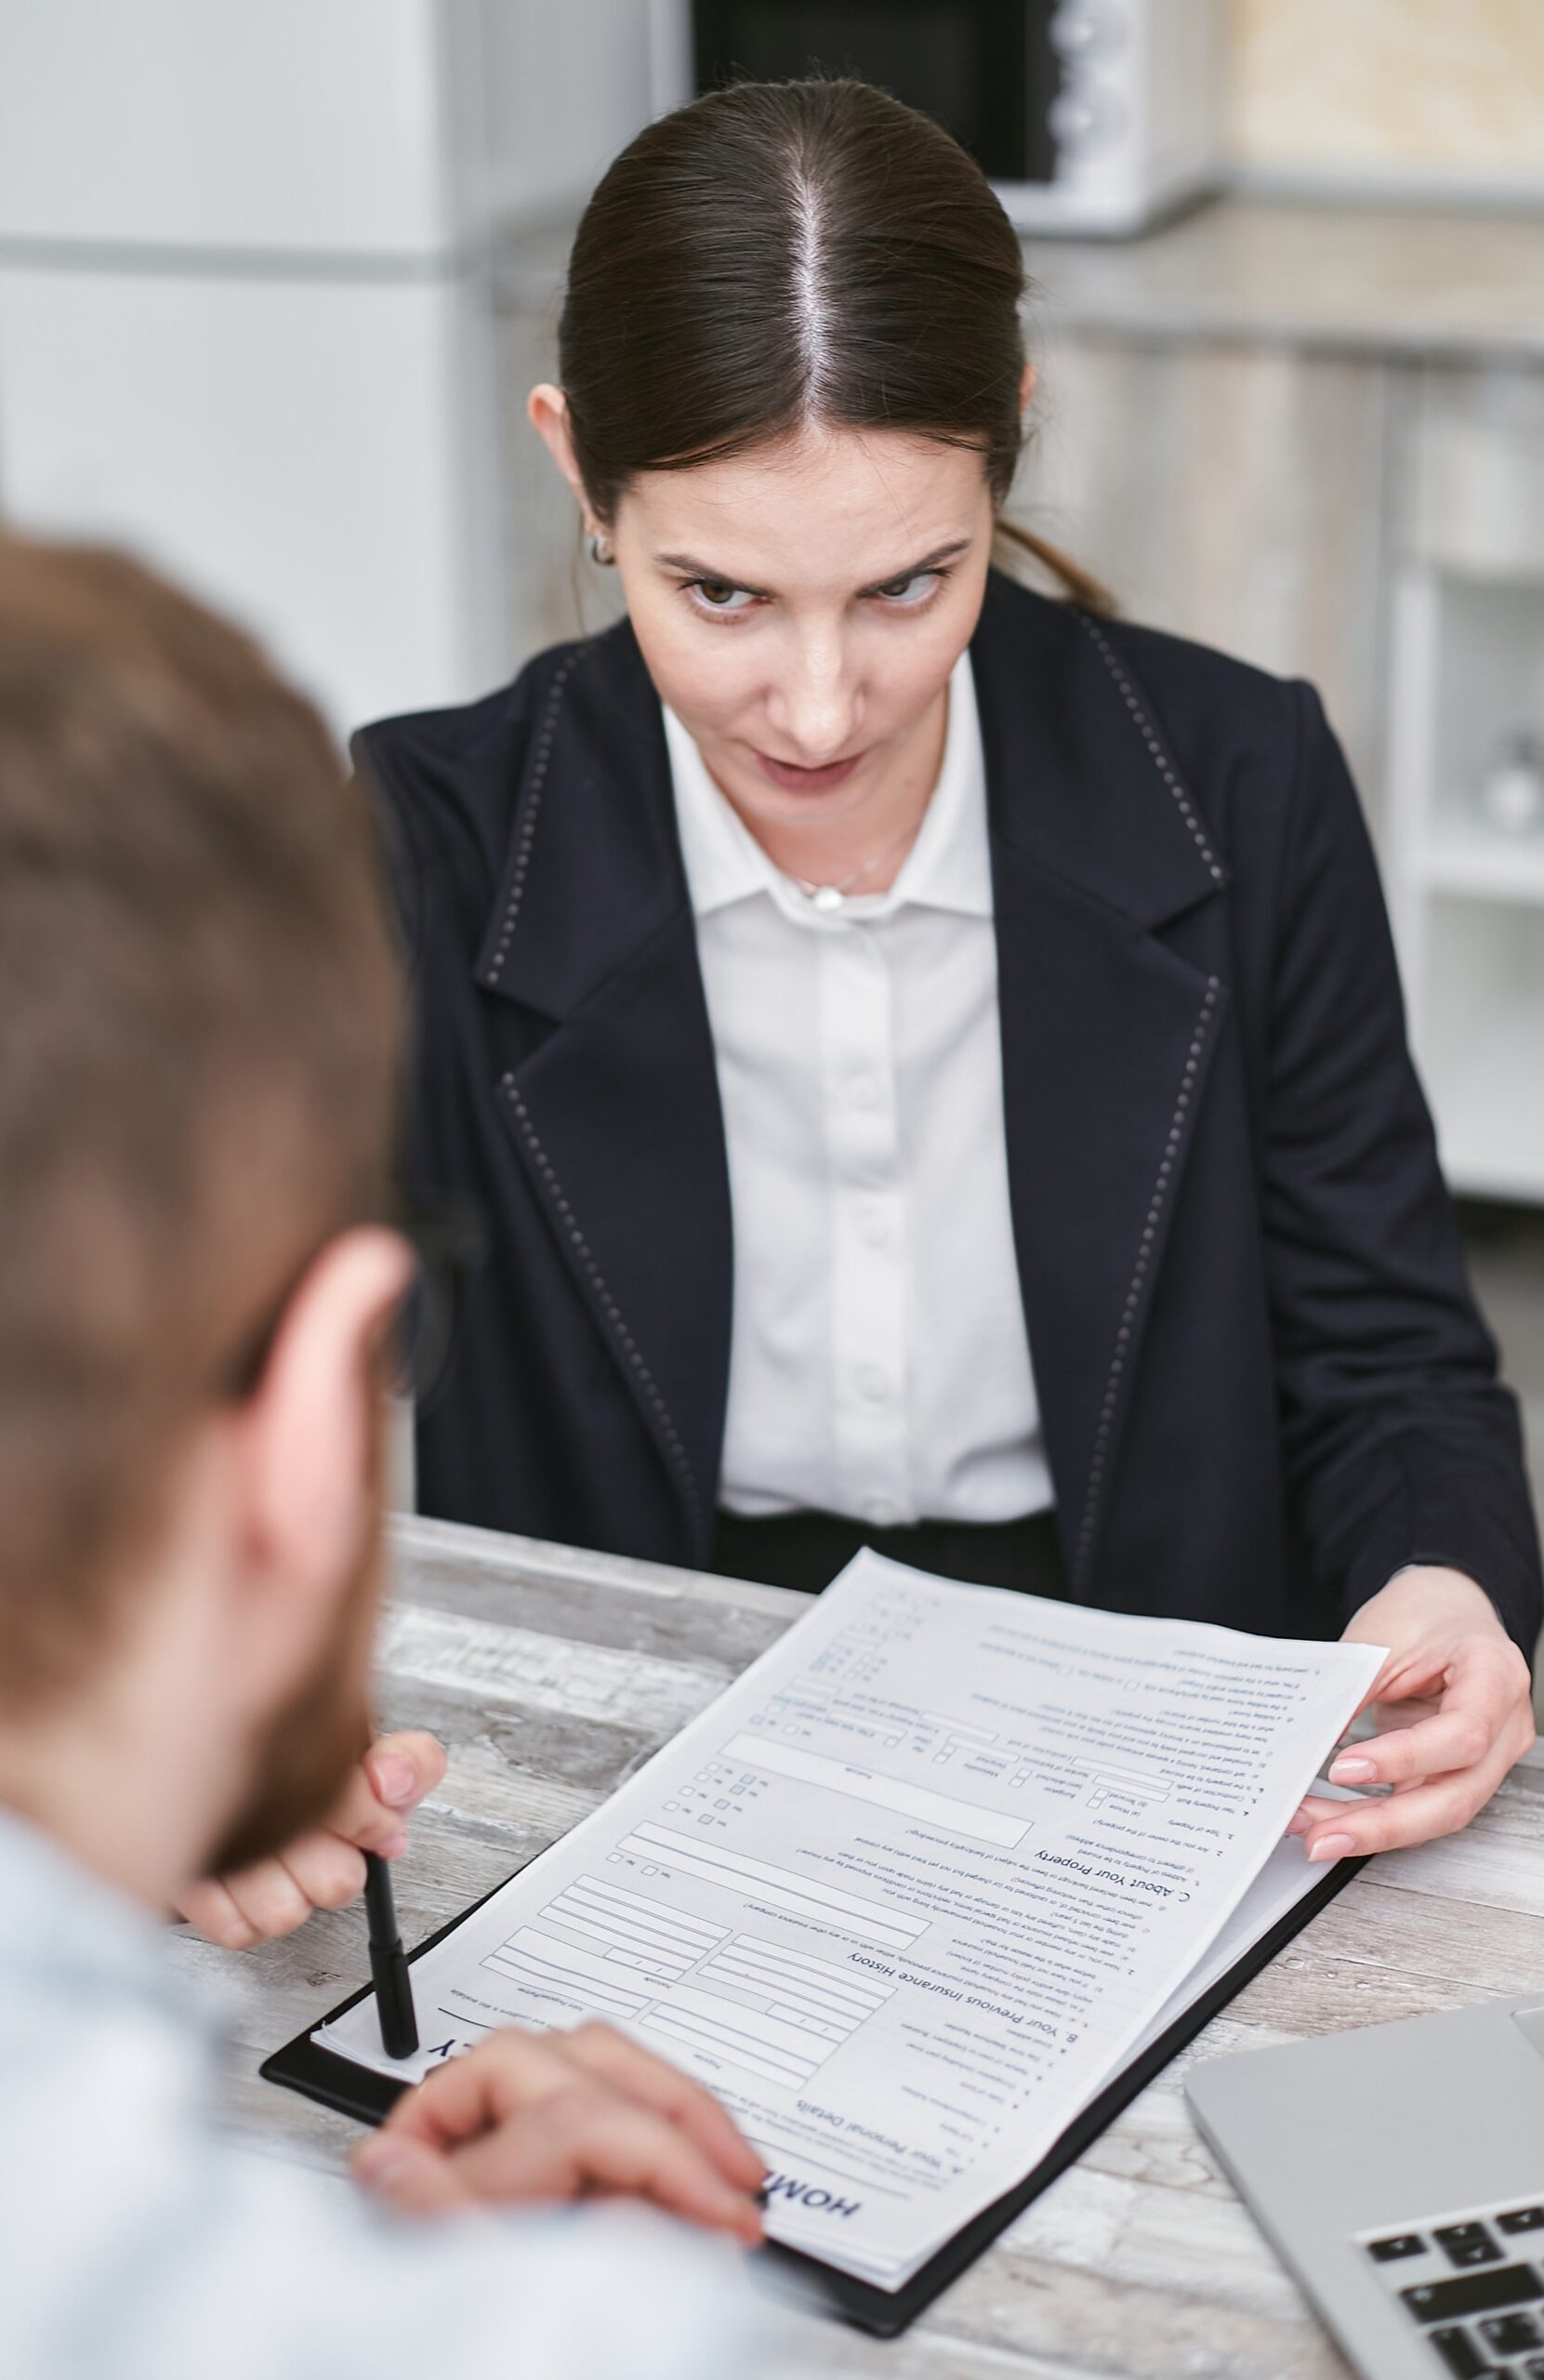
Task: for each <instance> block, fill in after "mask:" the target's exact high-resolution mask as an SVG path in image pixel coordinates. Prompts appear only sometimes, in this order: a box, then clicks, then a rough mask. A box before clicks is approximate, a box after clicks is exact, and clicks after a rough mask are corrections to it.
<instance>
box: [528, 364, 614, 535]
mask: <svg viewBox="0 0 1544 2380" xmlns="http://www.w3.org/2000/svg"><path fill="white" fill-rule="evenodd" d="M525 417H526V419H527V421H528V422H529V423H530V424H531V427H532V429H533V430H534V431H535V433H536V435H537V437H538V438H539V439H540V440H541V442H542V444H543V445H544V446H545V447H546V449H547V451H548V454H549V455H550V456H551V457H552V460H553V461H554V462H555V463H556V464H557V466H558V469H559V470H560V471H561V473H562V475H563V477H564V479H565V480H566V481H567V482H568V483H569V486H570V487H571V488H572V489H573V491H574V502H575V504H576V505H577V506H578V508H579V509H580V511H581V512H582V513H583V514H584V516H585V526H586V528H587V529H591V530H592V529H594V528H595V527H596V525H597V524H596V523H595V522H593V521H592V520H591V519H590V517H589V498H588V496H587V495H586V494H585V483H584V481H583V480H582V479H581V478H580V476H579V466H578V464H577V463H576V462H575V461H574V441H573V439H572V438H571V436H570V435H569V428H568V399H567V398H566V397H565V396H564V394H563V392H562V390H561V389H560V388H558V387H556V386H555V385H554V383H553V382H552V381H550V380H540V381H538V382H537V384H536V386H535V387H534V389H533V390H532V391H531V393H530V395H529V396H528V397H527V398H526V400H525Z"/></svg>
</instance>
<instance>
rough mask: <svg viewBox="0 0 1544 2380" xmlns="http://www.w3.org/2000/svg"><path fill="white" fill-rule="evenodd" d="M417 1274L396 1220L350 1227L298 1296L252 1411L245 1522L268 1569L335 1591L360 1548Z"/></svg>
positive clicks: (246, 1426) (258, 1563)
mask: <svg viewBox="0 0 1544 2380" xmlns="http://www.w3.org/2000/svg"><path fill="white" fill-rule="evenodd" d="M412 1277H413V1252H412V1250H411V1249H410V1248H409V1247H408V1244H407V1242H406V1241H405V1240H404V1239H402V1238H401V1237H400V1236H399V1235H398V1234H397V1233H396V1232H392V1231H387V1230H384V1229H380V1228H377V1227H376V1226H370V1227H367V1228H361V1229H359V1230H355V1231H350V1232H345V1233H343V1234H342V1235H341V1236H339V1237H338V1238H337V1239H335V1240H333V1241H331V1242H330V1243H329V1245H328V1246H327V1247H326V1248H325V1249H324V1250H323V1252H322V1254H321V1255H320V1256H319V1257H318V1258H317V1259H316V1262H315V1263H313V1264H312V1265H311V1267H310V1271H309V1272H308V1273H307V1274H306V1276H305V1277H304V1279H303V1280H302V1281H301V1283H300V1286H299V1288H298V1289H297V1290H296V1292H295V1295H294V1297H293V1298H292V1299H291V1301H290V1304H289V1307H288V1310H287V1312H286V1313H285V1316H284V1321H283V1323H282V1325H281V1326H280V1329H279V1333H278V1336H277V1338H276V1339H275V1341H274V1343H273V1348H272V1351H271V1355H270V1356H269V1359H268V1362H267V1364H266V1366H265V1367H264V1370H263V1376H262V1379H261V1381H260V1382H258V1385H257V1389H256V1390H255V1392H254V1393H253V1395H252V1398H251V1400H250V1403H249V1405H248V1407H247V1408H246V1410H245V1412H244V1415H243V1417H242V1421H241V1424H240V1427H241V1433H242V1436H243V1439H244V1448H243V1466H242V1467H243V1471H244V1480H245V1488H244V1497H243V1514H244V1528H245V1531H246V1533H247V1538H248V1545H247V1552H248V1554H249V1557H250V1558H251V1560H252V1563H253V1566H254V1567H255V1568H256V1569H257V1570H258V1571H259V1572H260V1573H261V1574H263V1575H265V1576H269V1577H273V1576H279V1577H283V1578H285V1579H288V1580H292V1581H293V1582H294V1583H295V1584H296V1585H297V1586H299V1587H301V1588H302V1590H303V1591H305V1592H308V1593H309V1592H311V1591H315V1592H318V1593H322V1594H323V1595H325V1594H326V1593H328V1592H329V1590H330V1589H331V1588H332V1587H333V1586H334V1585H335V1584H336V1585H337V1587H338V1588H339V1589H340V1590H341V1588H342V1587H343V1586H344V1585H346V1584H347V1581H348V1578H349V1574H350V1566H351V1565H352V1564H353V1563H354V1562H355V1560H356V1559H357V1557H358V1553H359V1541H360V1514H361V1505H362V1500H363V1497H364V1495H365V1493H366V1491H367V1489H368V1488H369V1485H370V1480H369V1474H370V1469H371V1462H372V1453H373V1448H374V1447H375V1444H376V1427H377V1419H376V1414H375V1412H374V1410H373V1407H374V1404H375V1400H376V1398H377V1397H378V1396H379V1395H381V1394H382V1383H381V1374H380V1366H379V1363H378V1361H377V1356H378V1353H379V1350H380V1346H381V1343H382V1340H383V1337H384V1335H385V1333H386V1332H387V1330H388V1329H389V1326H390V1322H391V1319H392V1316H393V1315H394V1314H395V1312H396V1310H397V1308H398V1306H399V1305H400V1304H401V1302H402V1298H403V1296H404V1295H405V1293H406V1290H407V1288H408V1284H409V1283H410V1281H411V1280H412Z"/></svg>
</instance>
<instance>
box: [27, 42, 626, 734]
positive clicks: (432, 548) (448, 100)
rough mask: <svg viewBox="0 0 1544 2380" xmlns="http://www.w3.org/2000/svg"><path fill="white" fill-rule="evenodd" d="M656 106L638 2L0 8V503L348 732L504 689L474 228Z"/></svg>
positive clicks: (492, 449) (499, 445)
mask: <svg viewBox="0 0 1544 2380" xmlns="http://www.w3.org/2000/svg"><path fill="white" fill-rule="evenodd" d="M592 59H593V60H594V61H596V71H594V72H591V71H590V61H591V60H592ZM646 109H647V27H646V21H645V16H644V12H643V11H642V10H641V9H640V8H639V7H636V6H635V5H634V0H586V6H585V7H584V9H583V10H580V11H564V10H561V9H559V10H558V11H556V12H553V11H552V10H550V9H538V8H537V7H535V5H534V0H529V4H528V0H263V5H262V6H261V7H251V6H248V5H246V0H134V5H133V6H127V5H125V0H0V507H3V508H4V509H5V511H6V513H7V515H8V516H9V517H11V518H13V519H15V520H16V521H17V522H20V524H21V525H23V526H31V527H33V528H36V529H38V530H39V531H41V532H44V533H52V534H61V535H67V536H86V537H96V536H105V537H110V538H113V539H116V540H120V541H125V542H127V543H129V544H130V545H132V546H134V547H135V548H136V549H139V551H140V552H142V553H143V554H144V555H145V556H146V557H147V558H148V559H150V560H152V561H153V562H159V563H161V564H162V565H163V566H164V567H166V568H168V569H170V570H172V571H173V572H175V573H176V574H177V575H178V576H180V577H182V578H184V579H186V580H187V581H189V582H190V583H191V585H193V586H194V587H195V588H198V589H200V590H202V591H203V592H204V594H205V596H206V597H208V598H209V599H211V600H213V601H216V602H219V603H221V604H222V605H223V606H224V607H225V608H227V609H228V610H230V611H231V612H232V613H234V614H235V615H237V616H238V617H240V618H241V619H243V620H244V621H245V622H246V623H247V624H248V625H249V626H251V627H252V628H255V629H257V631H258V632H259V633H260V634H262V635H263V636H264V637H265V638H266V639H267V640H268V641H270V642H271V644H272V646H273V647H274V649H275V651H276V652H277V654H278V655H280V656H281V658H282V659H283V660H284V662H285V663H286V664H287V665H288V666H289V667H290V668H292V669H293V670H294V671H295V672H296V673H297V675H298V676H299V677H300V678H301V679H303V680H304V681H305V682H306V683H307V684H308V685H309V686H310V688H311V689H312V691H313V692H314V693H315V694H317V695H318V697H319V698H320V699H321V701H322V703H323V707H324V708H325V710H326V711H327V713H328V715H329V716H330V718H331V719H332V721H333V722H334V724H335V726H336V727H337V729H338V730H339V731H344V730H347V729H348V728H350V727H351V726H353V725H355V724H357V723H358V722H359V721H362V720H363V719H366V718H370V717H373V716H376V715H377V714H379V713H381V712H383V711H390V710H403V709H414V708H418V707H426V706H429V705H433V704H437V703H443V702H453V701H459V700H464V699H466V698H467V697H468V696H471V695H474V694H481V693H482V692H484V691H485V690H486V689H487V688H488V687H490V686H492V685H494V684H496V683H497V682H498V681H499V680H500V679H501V678H502V677H504V676H505V675H506V674H507V673H508V669H509V668H510V667H511V665H512V662H513V661H514V659H515V658H516V655H515V654H514V652H513V651H512V648H511V633H510V622H509V610H510V607H509V601H508V553H507V549H506V544H505V537H504V527H503V510H504V489H505V486H506V483H507V474H506V470H505V458H506V454H507V451H508V449H507V441H508V440H509V439H512V438H513V437H515V436H518V435H519V434H520V433H519V432H518V430H516V429H515V426H514V425H513V424H510V425H508V429H506V428H505V426H503V425H501V424H500V421H499V417H498V415H499V406H500V403H501V402H502V398H503V394H504V392H503V391H502V390H500V388H499V385H498V372H497V354H496V350H497V338H496V333H495V309H494V300H493V271H492V266H491V263H490V255H491V248H492V233H493V231H494V227H495V219H496V218H500V217H502V216H503V215H505V214H507V213H508V212H509V211H510V210H511V209H517V208H524V209H527V210H535V211H538V212H539V211H540V210H541V209H542V208H543V207H544V206H548V205H561V204H565V203H568V204H571V203H572V202H573V201H574V200H575V199H576V198H578V197H579V196H580V195H581V194H582V192H583V191H584V189H585V188H586V187H587V184H588V183H589V182H590V181H591V180H592V179H594V176H595V174H596V173H597V172H598V171H599V170H600V166H601V165H603V164H604V162H605V159H606V157H607V156H608V155H609V154H610V153H611V152H612V151H613V150H614V149H615V148H616V147H618V146H619V145H620V144H621V143H622V141H624V140H625V139H627V137H628V136H629V135H630V134H631V133H632V132H633V131H634V130H635V129H636V127H637V126H638V124H639V123H640V122H641V121H642V118H643V115H644V114H645V112H646ZM518 393H520V394H523V391H521V392H518Z"/></svg>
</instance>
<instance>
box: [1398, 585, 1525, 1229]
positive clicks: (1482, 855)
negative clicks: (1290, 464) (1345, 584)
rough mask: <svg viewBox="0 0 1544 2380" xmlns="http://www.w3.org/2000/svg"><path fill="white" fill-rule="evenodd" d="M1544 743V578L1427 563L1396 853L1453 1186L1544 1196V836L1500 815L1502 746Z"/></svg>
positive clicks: (1404, 933) (1405, 606)
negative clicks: (1533, 740) (1498, 820)
mask: <svg viewBox="0 0 1544 2380" xmlns="http://www.w3.org/2000/svg"><path fill="white" fill-rule="evenodd" d="M1524 729H1526V730H1529V731H1531V732H1532V733H1533V734H1535V735H1536V736H1538V735H1544V575H1540V576H1538V577H1528V576H1524V575H1479V574H1475V573H1469V572H1464V571H1459V570H1454V569H1451V568H1445V567H1442V566H1440V565H1436V564H1432V563H1426V564H1421V565H1419V566H1415V567H1412V568H1410V569H1409V570H1407V571H1406V572H1405V573H1404V574H1402V576H1401V579H1400V582H1399V584H1398V587H1397V588H1396V591H1395V601H1394V612H1393V642H1392V702H1391V716H1390V731H1391V732H1390V753H1389V760H1390V766H1389V775H1388V800H1387V809H1386V813H1385V836H1384V861H1385V877H1386V881H1387V883H1388V888H1389V894H1390V904H1391V907H1392V913H1393V920H1394V931H1395V933H1396V936H1397V938H1398V942H1399V946H1400V959H1401V964H1402V967H1403V971H1404V976H1405V992H1406V997H1407V998H1408V1002H1409V1009H1410V1031H1411V1038H1412V1042H1413V1044H1414V1048H1415V1053H1416V1059H1417V1063H1418V1064H1419V1067H1420V1070H1421V1074H1422V1078H1423V1079H1424V1082H1425V1085H1426V1091H1427V1095H1428V1097H1429V1098H1430V1100H1431V1102H1432V1111H1433V1114H1434V1116H1435V1117H1436V1125H1437V1135H1438V1139H1439V1142H1440V1144H1441V1147H1442V1155H1443V1162H1444V1165H1445V1169H1446V1171H1447V1176H1448V1179H1449V1181H1450V1182H1451V1183H1452V1185H1453V1187H1454V1188H1455V1189H1456V1190H1458V1191H1459V1192H1461V1193H1464V1194H1467V1195H1469V1196H1472V1197H1491V1198H1510V1199H1518V1200H1522V1201H1525V1202H1529V1203H1534V1204H1544V833H1533V834H1518V835H1512V834H1508V833H1506V832H1505V831H1504V830H1502V829H1500V828H1498V827H1494V826H1490V825H1488V824H1487V822H1486V820H1485V815H1484V813H1483V810H1482V808H1481V805H1480V800H1479V789H1480V786H1481V783H1482V780H1483V778H1484V775H1485V771H1486V769H1487V767H1489V766H1490V765H1491V763H1492V762H1493V760H1494V759H1495V756H1496V753H1497V751H1498V747H1499V746H1500V745H1501V743H1502V741H1503V739H1504V738H1505V737H1507V736H1509V735H1511V734H1515V733H1517V732H1518V731H1520V730H1524Z"/></svg>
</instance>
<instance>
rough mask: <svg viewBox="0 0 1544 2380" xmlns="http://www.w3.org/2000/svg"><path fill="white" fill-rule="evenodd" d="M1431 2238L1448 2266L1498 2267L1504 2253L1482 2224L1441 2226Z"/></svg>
mask: <svg viewBox="0 0 1544 2380" xmlns="http://www.w3.org/2000/svg"><path fill="white" fill-rule="evenodd" d="M1432 2239H1433V2240H1434V2241H1436V2243H1437V2245H1438V2247H1439V2248H1440V2249H1441V2250H1442V2252H1443V2254H1444V2255H1445V2257H1446V2258H1447V2261H1448V2263H1449V2264H1450V2265H1458V2266H1462V2267H1467V2266H1470V2265H1498V2264H1499V2263H1500V2261H1501V2258H1502V2256H1503V2255H1504V2254H1505V2253H1506V2251H1505V2249H1503V2248H1498V2246H1497V2244H1496V2242H1495V2241H1494V2240H1493V2239H1492V2238H1491V2236H1490V2233H1489V2232H1488V2231H1487V2230H1486V2229H1485V2225H1484V2224H1483V2223H1445V2224H1442V2225H1440V2226H1439V2227H1438V2228H1437V2229H1436V2230H1434V2231H1433V2232H1432Z"/></svg>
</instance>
